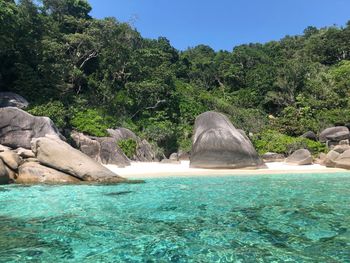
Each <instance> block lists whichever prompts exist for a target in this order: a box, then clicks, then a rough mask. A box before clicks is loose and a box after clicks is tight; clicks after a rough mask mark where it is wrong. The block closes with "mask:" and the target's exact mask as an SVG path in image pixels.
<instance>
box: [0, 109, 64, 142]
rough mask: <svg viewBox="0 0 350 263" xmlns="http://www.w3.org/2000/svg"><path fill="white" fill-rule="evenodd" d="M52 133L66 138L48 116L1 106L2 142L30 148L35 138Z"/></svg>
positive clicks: (0, 127)
mask: <svg viewBox="0 0 350 263" xmlns="http://www.w3.org/2000/svg"><path fill="white" fill-rule="evenodd" d="M46 135H52V136H55V137H57V138H61V139H64V138H63V137H62V136H61V135H60V133H59V132H58V130H57V128H56V126H55V125H54V124H53V122H52V121H51V120H50V119H49V118H47V117H35V116H32V115H30V114H29V113H27V112H25V111H23V110H20V109H18V108H13V107H8V108H0V144H2V145H5V146H8V147H11V148H14V149H16V148H19V147H23V148H26V149H30V147H31V144H30V142H31V140H32V139H33V138H39V137H44V136H46Z"/></svg>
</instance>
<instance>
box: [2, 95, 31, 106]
mask: <svg viewBox="0 0 350 263" xmlns="http://www.w3.org/2000/svg"><path fill="white" fill-rule="evenodd" d="M28 105H29V103H28V101H27V100H26V99H25V98H23V97H22V96H21V95H18V94H16V93H13V92H0V108H3V107H16V108H19V109H23V108H26V107H28Z"/></svg>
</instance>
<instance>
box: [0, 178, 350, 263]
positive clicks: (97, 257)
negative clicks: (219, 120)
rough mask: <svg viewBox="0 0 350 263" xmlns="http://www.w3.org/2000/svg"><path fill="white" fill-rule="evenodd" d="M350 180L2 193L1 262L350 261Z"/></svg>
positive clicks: (185, 182)
mask: <svg viewBox="0 0 350 263" xmlns="http://www.w3.org/2000/svg"><path fill="white" fill-rule="evenodd" d="M349 189H350V175H349V174H333V175H327V174H323V175H321V174H319V175H317V174H315V175H271V176H250V177H245V176H240V177H237V176H235V177H216V178H187V179H183V178H178V179H163V180H162V179H152V180H149V181H147V183H146V184H142V185H137V184H135V185H116V186H91V185H90V186H86V185H85V186H84V185H81V186H32V187H19V186H2V187H0V202H1V203H0V262H273V261H275V262H349V259H350V249H349V246H350V230H349V229H350V206H349V203H350V194H349V191H350V190H349Z"/></svg>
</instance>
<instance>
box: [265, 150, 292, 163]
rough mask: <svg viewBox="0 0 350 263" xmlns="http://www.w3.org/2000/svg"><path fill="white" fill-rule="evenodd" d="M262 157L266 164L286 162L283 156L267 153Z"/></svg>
mask: <svg viewBox="0 0 350 263" xmlns="http://www.w3.org/2000/svg"><path fill="white" fill-rule="evenodd" d="M261 157H262V159H263V160H264V162H284V160H285V159H286V158H285V156H284V155H283V154H280V153H272V152H267V153H265V154H263V155H262V156H261Z"/></svg>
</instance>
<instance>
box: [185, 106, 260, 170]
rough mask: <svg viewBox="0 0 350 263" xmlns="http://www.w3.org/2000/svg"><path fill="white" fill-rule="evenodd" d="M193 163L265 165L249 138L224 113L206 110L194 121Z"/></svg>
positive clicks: (207, 165)
mask: <svg viewBox="0 0 350 263" xmlns="http://www.w3.org/2000/svg"><path fill="white" fill-rule="evenodd" d="M192 140H193V141H192V152H191V157H190V167H196V168H222V169H235V168H265V167H266V166H265V164H264V162H263V161H262V159H260V158H259V156H258V154H257V152H256V151H255V149H254V147H253V145H252V143H251V142H250V140H249V139H248V138H247V137H246V136H243V135H242V134H241V132H239V131H238V130H237V129H236V128H235V127H234V126H233V125H232V123H231V122H230V120H229V119H228V118H227V117H226V116H225V115H223V114H221V113H218V112H211V111H209V112H205V113H202V114H201V115H199V116H198V117H197V118H196V121H195V127H194V135H193V139H192Z"/></svg>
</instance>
